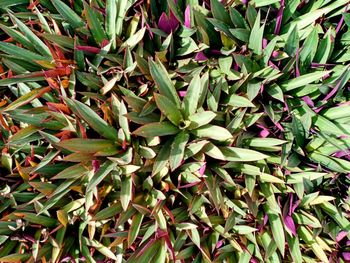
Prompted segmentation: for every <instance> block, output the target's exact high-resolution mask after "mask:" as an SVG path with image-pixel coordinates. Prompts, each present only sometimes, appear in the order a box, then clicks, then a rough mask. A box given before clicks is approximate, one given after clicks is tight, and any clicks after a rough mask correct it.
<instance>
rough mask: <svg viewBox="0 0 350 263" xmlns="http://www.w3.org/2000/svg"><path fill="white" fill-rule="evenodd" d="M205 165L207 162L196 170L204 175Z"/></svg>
mask: <svg viewBox="0 0 350 263" xmlns="http://www.w3.org/2000/svg"><path fill="white" fill-rule="evenodd" d="M206 167H207V163H204V164H203V165H202V166H201V168H199V170H198V172H199V174H200V175H201V176H203V175H204V172H205V168H206Z"/></svg>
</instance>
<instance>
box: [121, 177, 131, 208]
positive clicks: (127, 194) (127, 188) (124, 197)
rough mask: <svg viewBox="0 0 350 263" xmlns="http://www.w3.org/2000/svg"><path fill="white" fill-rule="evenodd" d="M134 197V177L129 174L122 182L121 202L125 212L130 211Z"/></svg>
mask: <svg viewBox="0 0 350 263" xmlns="http://www.w3.org/2000/svg"><path fill="white" fill-rule="evenodd" d="M131 195H132V177H131V175H129V174H127V175H125V177H124V178H123V180H122V183H121V191H120V202H121V204H122V208H123V210H124V211H126V210H127V209H128V206H129V203H130V201H131V197H132V196H131Z"/></svg>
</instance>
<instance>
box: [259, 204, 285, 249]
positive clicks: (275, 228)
mask: <svg viewBox="0 0 350 263" xmlns="http://www.w3.org/2000/svg"><path fill="white" fill-rule="evenodd" d="M264 209H265V211H266V213H267V216H268V218H269V223H270V226H271V231H272V236H273V238H274V240H275V242H276V245H277V247H278V249H279V250H280V252H281V254H282V256H284V243H285V235H284V229H283V224H282V220H281V218H280V217H279V215H278V214H277V213H273V212H271V211H270V209H269V208H268V207H267V205H265V206H264Z"/></svg>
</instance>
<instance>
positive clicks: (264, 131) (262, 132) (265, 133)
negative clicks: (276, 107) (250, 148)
mask: <svg viewBox="0 0 350 263" xmlns="http://www.w3.org/2000/svg"><path fill="white" fill-rule="evenodd" d="M269 134H270V132H269V131H268V130H266V129H264V130H262V131H261V132H260V133H259V137H261V138H266V137H267V136H269Z"/></svg>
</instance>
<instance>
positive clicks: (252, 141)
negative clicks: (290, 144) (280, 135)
mask: <svg viewBox="0 0 350 263" xmlns="http://www.w3.org/2000/svg"><path fill="white" fill-rule="evenodd" d="M244 143H245V144H246V145H247V146H250V147H271V146H277V145H281V144H285V143H287V141H284V140H280V139H276V138H249V139H246V140H244Z"/></svg>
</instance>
